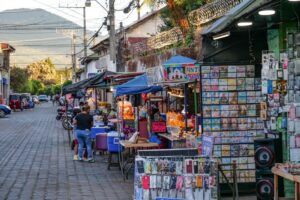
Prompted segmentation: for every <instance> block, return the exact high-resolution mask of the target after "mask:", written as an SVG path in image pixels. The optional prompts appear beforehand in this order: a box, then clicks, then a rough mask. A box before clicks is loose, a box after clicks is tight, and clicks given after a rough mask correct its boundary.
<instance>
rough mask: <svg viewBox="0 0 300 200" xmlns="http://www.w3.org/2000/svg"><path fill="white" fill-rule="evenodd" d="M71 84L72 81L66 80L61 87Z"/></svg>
mask: <svg viewBox="0 0 300 200" xmlns="http://www.w3.org/2000/svg"><path fill="white" fill-rule="evenodd" d="M71 84H72V81H70V80H68V81H65V82H64V83H63V85H62V86H63V87H65V86H67V85H71Z"/></svg>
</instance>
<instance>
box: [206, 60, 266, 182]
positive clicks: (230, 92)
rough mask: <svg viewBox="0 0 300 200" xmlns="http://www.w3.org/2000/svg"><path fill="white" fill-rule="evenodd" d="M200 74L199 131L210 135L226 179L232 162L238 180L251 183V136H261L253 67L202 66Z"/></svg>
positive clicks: (257, 81) (258, 86)
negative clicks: (200, 128) (235, 167)
mask: <svg viewBox="0 0 300 200" xmlns="http://www.w3.org/2000/svg"><path fill="white" fill-rule="evenodd" d="M201 77H202V110H203V133H204V135H205V136H210V137H213V138H214V148H213V156H215V157H219V158H220V160H221V163H222V164H228V166H226V167H224V168H223V170H224V173H225V175H226V177H228V179H229V181H230V182H233V176H232V165H230V164H231V163H233V161H236V163H237V167H238V169H237V170H238V171H237V181H238V182H239V183H248V182H255V162H254V139H255V138H257V137H262V136H263V128H264V123H263V121H262V120H260V118H259V113H260V107H259V103H260V101H261V79H260V78H255V66H253V65H244V66H235V65H231V66H202V68H201ZM220 183H225V180H223V179H220Z"/></svg>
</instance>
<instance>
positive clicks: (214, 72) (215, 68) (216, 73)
mask: <svg viewBox="0 0 300 200" xmlns="http://www.w3.org/2000/svg"><path fill="white" fill-rule="evenodd" d="M211 78H220V71H219V66H213V67H211Z"/></svg>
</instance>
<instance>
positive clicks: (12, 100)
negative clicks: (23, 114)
mask: <svg viewBox="0 0 300 200" xmlns="http://www.w3.org/2000/svg"><path fill="white" fill-rule="evenodd" d="M9 107H10V108H11V109H12V110H14V111H16V110H21V111H23V109H24V102H23V101H22V96H21V95H20V94H11V95H9Z"/></svg>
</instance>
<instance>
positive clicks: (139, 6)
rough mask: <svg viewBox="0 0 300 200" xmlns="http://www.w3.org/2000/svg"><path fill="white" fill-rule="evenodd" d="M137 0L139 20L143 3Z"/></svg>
mask: <svg viewBox="0 0 300 200" xmlns="http://www.w3.org/2000/svg"><path fill="white" fill-rule="evenodd" d="M136 1H137V2H136V4H137V6H136V8H137V16H138V20H140V19H141V4H140V0H136Z"/></svg>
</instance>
